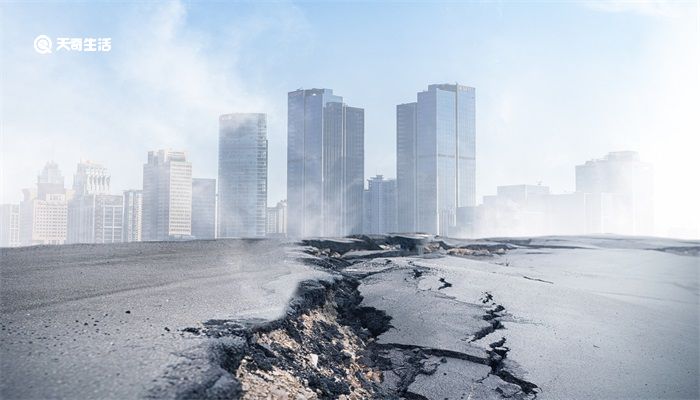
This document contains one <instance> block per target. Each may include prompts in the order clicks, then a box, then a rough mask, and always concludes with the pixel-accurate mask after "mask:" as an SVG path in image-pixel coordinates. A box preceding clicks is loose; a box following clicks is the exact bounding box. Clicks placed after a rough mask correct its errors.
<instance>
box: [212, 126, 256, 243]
mask: <svg viewBox="0 0 700 400" xmlns="http://www.w3.org/2000/svg"><path fill="white" fill-rule="evenodd" d="M266 212H267V116H266V115H265V114H243V113H234V114H226V115H222V116H221V117H219V216H218V218H219V222H218V223H219V235H218V236H219V237H262V236H265V219H266Z"/></svg>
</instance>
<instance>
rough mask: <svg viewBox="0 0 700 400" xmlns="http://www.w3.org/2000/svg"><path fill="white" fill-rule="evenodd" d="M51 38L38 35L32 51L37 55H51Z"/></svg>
mask: <svg viewBox="0 0 700 400" xmlns="http://www.w3.org/2000/svg"><path fill="white" fill-rule="evenodd" d="M52 46H53V44H52V43H51V38H50V37H48V36H46V35H39V36H37V37H36V39H34V50H36V52H37V53H39V54H51V47H52Z"/></svg>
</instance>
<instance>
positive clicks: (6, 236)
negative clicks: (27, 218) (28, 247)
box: [0, 204, 21, 247]
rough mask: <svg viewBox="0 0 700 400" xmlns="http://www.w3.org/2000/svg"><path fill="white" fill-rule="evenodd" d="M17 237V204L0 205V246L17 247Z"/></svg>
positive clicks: (18, 240) (18, 239) (18, 243)
mask: <svg viewBox="0 0 700 400" xmlns="http://www.w3.org/2000/svg"><path fill="white" fill-rule="evenodd" d="M20 244H21V242H20V238H19V204H2V205H0V247H17V246H19V245H20Z"/></svg>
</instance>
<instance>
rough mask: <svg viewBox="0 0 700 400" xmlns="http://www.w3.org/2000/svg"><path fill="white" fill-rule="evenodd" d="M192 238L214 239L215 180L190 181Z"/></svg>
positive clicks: (199, 179)
mask: <svg viewBox="0 0 700 400" xmlns="http://www.w3.org/2000/svg"><path fill="white" fill-rule="evenodd" d="M192 236H194V238H195V239H214V238H215V237H216V179H205V178H193V179H192Z"/></svg>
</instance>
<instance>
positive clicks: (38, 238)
mask: <svg viewBox="0 0 700 400" xmlns="http://www.w3.org/2000/svg"><path fill="white" fill-rule="evenodd" d="M64 185H65V184H64V179H63V175H61V171H60V170H59V168H58V165H57V164H56V163H55V162H53V161H51V162H48V163H46V165H45V166H44V169H43V170H42V172H41V174H40V175H39V177H38V178H37V188H36V189H24V190H23V193H24V200H23V201H22V202H21V203H20V242H21V243H22V245H25V246H30V245H37V244H63V243H65V242H66V238H67V226H68V203H67V200H68V197H69V196H70V195H71V193H69V192H67V191H66V189H65V186H64Z"/></svg>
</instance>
